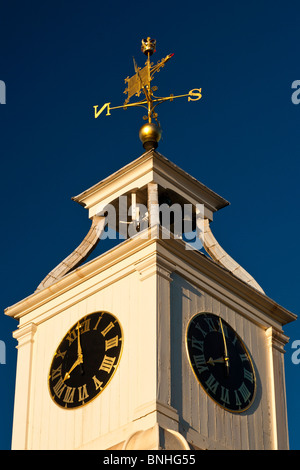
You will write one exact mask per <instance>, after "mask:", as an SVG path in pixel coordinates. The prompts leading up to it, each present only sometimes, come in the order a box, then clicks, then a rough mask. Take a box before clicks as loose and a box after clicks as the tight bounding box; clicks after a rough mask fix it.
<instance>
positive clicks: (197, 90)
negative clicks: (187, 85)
mask: <svg viewBox="0 0 300 470" xmlns="http://www.w3.org/2000/svg"><path fill="white" fill-rule="evenodd" d="M201 90H202V88H194V89H193V90H190V91H189V95H190V96H189V97H188V101H198V100H200V98H202V95H201ZM191 96H195V97H196V98H191Z"/></svg>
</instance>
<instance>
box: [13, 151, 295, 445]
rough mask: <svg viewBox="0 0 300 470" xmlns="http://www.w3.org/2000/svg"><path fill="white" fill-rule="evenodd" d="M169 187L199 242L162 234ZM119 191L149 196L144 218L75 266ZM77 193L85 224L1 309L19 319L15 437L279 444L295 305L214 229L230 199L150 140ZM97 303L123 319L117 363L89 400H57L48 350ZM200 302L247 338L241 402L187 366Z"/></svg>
mask: <svg viewBox="0 0 300 470" xmlns="http://www.w3.org/2000/svg"><path fill="white" fill-rule="evenodd" d="M166 194H167V195H168V197H170V199H171V202H172V204H179V205H180V206H181V207H184V206H183V205H184V204H192V205H193V207H194V208H195V207H196V206H197V205H199V204H203V205H204V221H203V231H202V240H203V243H204V247H205V250H206V253H202V252H200V251H197V250H194V249H187V248H188V246H187V244H186V243H185V242H184V241H183V240H182V239H180V238H176V237H175V236H174V235H173V234H172V230H171V234H170V236H169V237H168V236H167V235H168V232H166V233H165V234H164V233H163V232H164V228H163V227H162V225H161V224H159V220H157V217H156V216H157V211H156V209H157V204H160V201H162V200H163V201H165V200H166ZM121 196H123V197H124V196H126V200H128V207H129V206H130V205H131V202H132V201H136V207H138V204H143V205H146V206H148V209H149V214H150V217H149V219H150V220H149V224H148V227H147V228H145V229H144V230H141V231H140V232H137V233H136V235H135V236H133V237H131V238H128V239H127V240H125V241H123V242H122V243H120V245H118V246H117V247H115V248H114V249H112V250H110V251H108V252H106V253H104V254H102V255H100V256H99V257H97V258H96V259H93V260H92V261H90V262H86V263H85V264H83V265H81V266H80V267H77V268H76V266H77V265H78V263H80V262H81V261H82V260H83V259H84V258H85V256H86V255H87V253H88V252H89V251H91V249H92V248H93V247H94V246H95V245H96V243H97V242H98V240H99V235H100V233H101V230H102V229H103V225H104V223H103V220H104V217H103V216H99V215H97V214H99V213H100V214H103V209H104V208H105V207H107V205H108V204H112V205H113V206H118V204H119V201H120V200H123V201H124V199H120V197H121ZM74 200H75V201H77V202H78V203H80V204H81V205H83V206H84V207H85V208H86V209H88V211H89V217H90V219H91V221H92V225H91V230H90V231H89V233H88V235H87V236H86V238H85V239H84V240H83V242H82V244H81V245H80V246H79V247H78V248H77V249H76V250H75V251H74V252H73V253H72V254H71V255H70V256H69V257H68V258H67V259H66V260H64V261H63V262H62V263H61V264H60V265H59V266H58V267H57V268H56V269H54V270H53V271H52V273H50V274H49V275H48V276H47V277H46V278H45V280H44V281H43V282H42V283H41V284H40V286H39V287H38V289H37V290H36V292H34V293H33V294H32V295H31V296H29V297H27V298H26V299H24V300H22V301H21V302H19V303H17V304H16V305H14V306H12V307H10V308H8V309H7V310H6V314H7V315H10V316H11V317H14V318H16V319H18V320H19V327H18V329H17V331H16V332H15V333H14V337H15V338H16V339H17V340H18V363H17V378H16V391H15V409H14V426H13V442H12V447H13V448H14V449H160V448H166V449H286V448H288V431H287V413H286V399H285V380H284V361H283V354H284V345H285V343H286V342H287V340H288V338H287V337H286V336H285V335H284V333H283V330H282V326H283V325H284V324H286V323H287V322H290V321H292V320H294V319H295V315H293V314H291V313H290V312H288V311H287V310H285V309H284V308H282V307H280V306H279V305H278V304H276V303H275V302H274V301H273V300H271V299H270V298H268V297H267V296H266V295H265V294H264V292H263V291H262V289H261V288H260V286H259V285H258V284H257V283H256V282H255V280H254V279H253V278H252V277H251V276H250V275H249V274H248V273H247V272H246V271H245V270H244V269H243V268H242V267H241V266H239V265H238V264H237V263H236V262H235V261H233V259H232V258H230V257H229V255H228V254H226V253H225V252H224V250H223V249H222V248H221V247H220V245H219V244H218V242H217V241H216V239H215V238H214V237H213V235H212V232H211V229H210V222H211V220H212V218H213V214H214V212H216V211H217V210H219V209H221V208H223V207H224V206H226V205H227V201H225V200H224V199H223V198H221V197H220V196H218V195H217V194H215V193H214V192H212V191H211V190H210V189H208V188H207V187H205V186H204V185H203V184H201V183H200V182H198V181H197V180H196V179H194V178H193V177H191V176H190V175H188V174H187V173H185V172H184V171H183V170H182V169H180V168H179V167H177V166H176V165H174V164H173V163H171V162H170V161H169V160H167V159H166V158H165V157H163V156H162V155H160V154H159V153H158V152H156V151H155V150H153V149H152V150H149V151H146V152H145V153H144V154H143V155H142V156H141V157H139V158H138V159H137V160H135V161H133V162H132V163H130V164H128V165H127V166H125V167H124V168H122V169H121V170H119V171H118V172H116V173H115V174H113V175H111V176H109V177H108V178H106V179H104V180H103V181H101V182H100V183H98V184H96V185H95V186H93V187H92V188H90V189H88V190H87V191H84V192H83V193H82V194H80V195H79V196H77V197H75V198H74ZM202 207H203V206H202ZM132 221H133V217H132V216H128V218H127V219H126V220H123V222H132ZM97 228H98V229H97ZM141 228H142V227H141ZM171 229H172V227H171ZM203 234H204V236H203ZM100 243H101V241H100ZM101 311H104V312H110V313H111V314H112V315H114V316H115V317H116V318H117V319H118V321H119V323H120V325H121V326H122V330H123V338H122V340H123V349H122V354H121V357H120V360H119V363H118V364H117V367H116V370H115V372H114V375H113V377H112V378H111V380H110V381H109V383H108V384H107V386H106V387H105V388H104V389H103V390H102V392H101V393H100V394H99V395H98V396H97V397H96V398H95V399H94V400H93V401H91V402H90V403H87V404H85V405H84V406H79V407H77V408H74V409H67V408H66V409H63V408H62V407H60V406H58V405H57V404H56V403H55V401H54V400H53V399H52V397H51V394H50V392H49V385H48V376H49V370H50V366H51V362H52V359H53V355H54V353H55V351H56V350H57V347H58V345H59V344H60V342H61V340H62V338H63V337H64V336H65V335H66V333H67V332H68V331H69V330H70V328H71V327H72V326H73V325H75V324H76V323H77V322H78V321H80V320H81V319H82V318H83V317H85V316H87V315H89V314H92V313H94V312H101ZM201 312H208V313H213V314H215V315H217V316H219V317H221V319H223V320H224V321H225V322H227V324H229V325H230V326H232V328H233V329H234V330H235V331H236V332H237V334H238V335H239V337H240V338H241V339H242V340H243V342H244V344H245V345H246V347H247V350H248V352H249V355H250V356H251V360H252V364H253V367H254V370H255V377H256V392H255V397H254V400H253V402H252V404H251V406H250V407H249V408H248V409H247V410H245V411H242V412H240V413H233V412H231V411H228V410H226V409H225V408H224V407H222V406H220V404H218V403H216V401H215V400H213V399H212V397H211V396H209V395H208V393H207V391H205V389H204V388H203V387H202V386H201V385H200V383H199V381H198V380H197V377H196V375H195V373H194V372H193V370H192V366H191V363H190V359H189V356H188V353H187V347H186V336H187V328H188V325H189V322H190V320H191V319H192V318H193V317H194V316H195V315H196V314H198V313H201ZM83 354H84V351H83ZM215 367H217V365H216V366H215ZM64 393H66V389H65V390H63V391H62V394H61V398H62V399H63V398H64ZM76 393H77V392H76ZM78 393H79V392H78ZM73 398H74V397H73Z"/></svg>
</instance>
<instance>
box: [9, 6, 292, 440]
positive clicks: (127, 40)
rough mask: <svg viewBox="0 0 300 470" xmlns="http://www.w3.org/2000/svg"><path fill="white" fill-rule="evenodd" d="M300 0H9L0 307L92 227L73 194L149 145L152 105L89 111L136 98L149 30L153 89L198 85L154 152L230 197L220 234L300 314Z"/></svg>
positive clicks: (174, 108)
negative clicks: (129, 94)
mask: <svg viewBox="0 0 300 470" xmlns="http://www.w3.org/2000/svg"><path fill="white" fill-rule="evenodd" d="M299 25H300V7H299V1H288V2H284V1H276V0H272V1H267V0H253V1H242V2H241V1H240V0H239V1H231V0H229V1H226V2H225V1H221V0H217V1H214V2H204V1H199V0H198V1H186V2H182V1H176V0H175V1H174V0H172V1H169V0H167V1H162V2H144V3H143V2H137V1H130V2H124V1H120V0H116V1H114V2H104V1H89V0H87V1H85V2H79V1H77V0H74V1H72V2H71V1H68V2H67V1H62V0H60V1H56V0H54V1H51V2H41V1H35V0H33V1H30V2H21V1H20V0H19V1H13V0H11V1H9V2H2V4H1V7H0V44H1V45H0V80H4V81H5V83H6V88H7V104H6V105H0V136H1V138H0V151H1V185H0V191H1V220H2V230H1V234H0V236H1V248H2V249H1V270H0V276H1V278H0V285H1V286H2V288H1V304H0V306H1V310H2V312H3V310H4V308H6V307H7V306H10V305H12V304H14V303H16V302H17V301H19V300H21V299H23V298H24V297H26V296H27V295H30V294H31V293H32V292H33V291H34V290H35V288H36V286H37V285H38V284H39V282H40V281H41V280H42V279H43V278H44V276H45V275H46V274H47V273H48V272H49V271H50V270H51V269H52V268H53V267H54V266H56V265H57V264H58V263H59V262H60V261H61V260H62V259H63V258H64V257H65V256H67V255H68V254H69V253H70V252H71V251H72V250H73V249H74V248H75V247H76V246H77V245H78V244H79V243H80V242H81V240H82V238H83V237H84V235H85V234H86V232H87V230H88V228H89V224H90V222H89V220H88V217H87V211H85V210H84V209H83V208H82V207H81V206H79V205H77V204H76V203H75V202H73V201H71V197H72V196H75V195H77V194H78V193H80V192H82V191H83V190H85V189H87V188H89V187H90V186H91V185H93V184H95V183H96V182H98V181H100V180H102V179H103V178H104V177H106V176H108V175H109V174H111V173H112V172H114V171H116V170H117V169H119V168H120V167H122V166H123V165H125V164H127V163H129V162H130V161H131V160H133V159H135V158H137V157H138V156H139V155H141V153H143V149H142V146H141V143H140V141H139V138H138V131H139V128H140V126H141V125H142V124H143V121H142V116H143V114H144V112H143V111H142V110H140V109H136V108H131V109H128V110H127V111H123V110H115V111H112V115H111V116H109V117H106V116H104V115H102V116H101V117H100V118H98V119H97V120H95V119H94V117H93V111H94V110H93V106H94V105H97V104H98V105H102V104H104V103H105V102H108V101H110V102H111V106H114V105H115V106H116V105H120V104H122V103H123V101H124V99H125V95H124V94H123V91H124V89H125V84H124V79H125V78H126V77H127V76H131V75H132V74H133V73H134V69H133V63H132V56H134V57H135V60H136V61H137V63H138V65H139V66H143V65H144V62H145V56H144V55H143V54H142V53H141V52H140V41H141V39H142V38H143V37H147V36H151V37H153V38H156V40H157V53H156V54H155V56H153V61H154V62H156V61H158V60H160V59H161V58H162V57H165V56H166V55H167V54H169V53H171V52H173V53H175V55H174V57H173V58H172V59H171V60H170V61H169V62H168V64H167V65H166V66H165V68H164V69H162V70H161V71H160V72H159V73H158V74H157V75H156V79H155V81H154V82H153V84H156V85H157V86H158V92H157V94H159V95H161V96H166V95H168V94H169V93H173V94H176V95H177V94H182V93H187V92H188V91H189V90H190V89H192V88H200V87H202V91H203V98H202V99H201V100H200V101H197V102H194V103H193V102H187V100H186V99H181V100H176V101H174V102H172V103H165V104H163V105H161V107H159V108H158V112H159V120H160V123H161V125H162V129H163V140H162V141H161V142H160V145H159V148H158V150H159V151H160V153H162V154H163V155H165V156H166V157H167V158H168V159H170V160H171V161H173V162H174V163H176V164H177V165H179V166H180V167H182V168H183V169H184V170H186V171H187V172H189V173H190V174H192V175H193V176H195V177H196V178H197V179H198V180H200V181H201V182H203V183H204V184H206V185H207V186H208V187H210V188H211V189H213V190H214V191H215V192H217V193H218V194H220V195H221V196H223V197H224V198H225V199H227V200H229V201H230V203H231V205H230V206H229V207H227V208H225V209H223V210H222V211H220V212H219V213H217V214H216V215H215V218H214V222H213V227H212V228H213V232H214V234H215V236H216V238H217V239H218V241H219V242H220V244H221V245H222V246H223V247H224V248H225V249H226V250H227V251H228V253H229V254H230V255H231V256H232V257H233V258H234V259H236V260H237V261H238V262H239V263H240V264H241V265H242V266H243V267H244V268H245V269H247V270H248V271H249V272H250V273H251V274H252V275H253V276H254V277H255V278H256V280H257V281H258V282H259V283H260V284H261V285H262V287H263V289H264V290H265V292H266V293H267V295H268V296H269V297H271V298H272V299H274V300H275V301H277V302H278V303H279V304H281V305H283V306H284V307H286V308H288V309H289V310H291V311H292V312H294V313H296V314H298V313H299V294H298V292H299V287H298V286H299V249H298V238H299V236H298V233H299V228H300V223H299V169H300V165H299V154H300V152H299V150H300V138H299V130H300V105H298V106H297V105H294V104H293V103H292V101H291V95H292V92H293V90H292V89H291V84H292V82H293V81H294V80H297V79H300V61H299V44H300V28H299ZM16 328H17V322H16V321H15V320H12V319H10V318H7V317H6V316H5V315H4V314H2V315H0V339H1V340H2V341H5V343H6V353H7V358H6V364H5V365H3V364H2V365H1V364H0V384H1V386H0V403H1V405H0V449H9V448H10V440H11V423H12V412H13V397H14V377H15V365H16V349H15V341H14V340H13V339H11V334H12V331H13V330H15V329H16ZM284 331H285V333H286V334H287V335H288V336H289V337H290V342H289V343H288V345H287V346H286V354H285V367H286V386H287V400H288V419H289V433H290V446H291V448H292V449H300V435H299V433H298V424H299V420H300V403H299V399H298V395H299V394H298V391H299V387H300V364H299V365H295V364H293V363H292V360H291V357H292V352H293V350H292V349H291V345H292V342H293V341H295V340H298V339H300V326H299V321H296V322H294V323H292V324H290V325H288V326H286V327H285V330H284Z"/></svg>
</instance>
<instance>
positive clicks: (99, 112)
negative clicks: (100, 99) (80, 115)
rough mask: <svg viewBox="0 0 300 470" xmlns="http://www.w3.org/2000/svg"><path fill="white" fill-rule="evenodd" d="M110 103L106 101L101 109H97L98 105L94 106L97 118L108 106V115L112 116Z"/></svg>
mask: <svg viewBox="0 0 300 470" xmlns="http://www.w3.org/2000/svg"><path fill="white" fill-rule="evenodd" d="M109 105H110V103H105V104H104V105H103V106H102V108H101V109H99V111H97V108H98V105H97V106H94V108H95V119H97V117H98V116H100V114H101V113H102V112H103V111H104V110H105V108H107V112H106V116H110V112H109V111H110V108H109Z"/></svg>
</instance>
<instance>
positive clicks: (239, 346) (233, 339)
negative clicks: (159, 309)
mask: <svg viewBox="0 0 300 470" xmlns="http://www.w3.org/2000/svg"><path fill="white" fill-rule="evenodd" d="M187 351H188V356H189V360H190V364H191V367H192V369H193V372H194V374H195V376H196V378H197V380H198V381H199V382H200V385H201V386H202V387H203V388H204V390H205V391H206V392H207V393H208V395H209V396H210V397H211V398H212V399H213V400H214V401H215V402H216V403H218V404H219V405H220V406H222V407H223V408H225V409H226V410H228V411H232V412H242V411H244V410H246V409H247V408H249V406H250V405H251V404H252V402H253V399H254V396H255V390H256V381H255V373H254V369H253V365H252V361H251V358H250V356H249V353H248V351H247V349H246V346H245V345H244V343H243V342H242V340H241V339H240V337H239V336H238V335H237V333H236V332H235V331H234V330H233V328H231V326H230V325H229V324H228V323H226V322H225V321H224V320H223V319H221V318H220V317H218V316H217V315H213V314H211V313H200V314H197V315H195V316H194V317H193V318H192V319H191V321H190V323H189V325H188V329H187Z"/></svg>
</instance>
